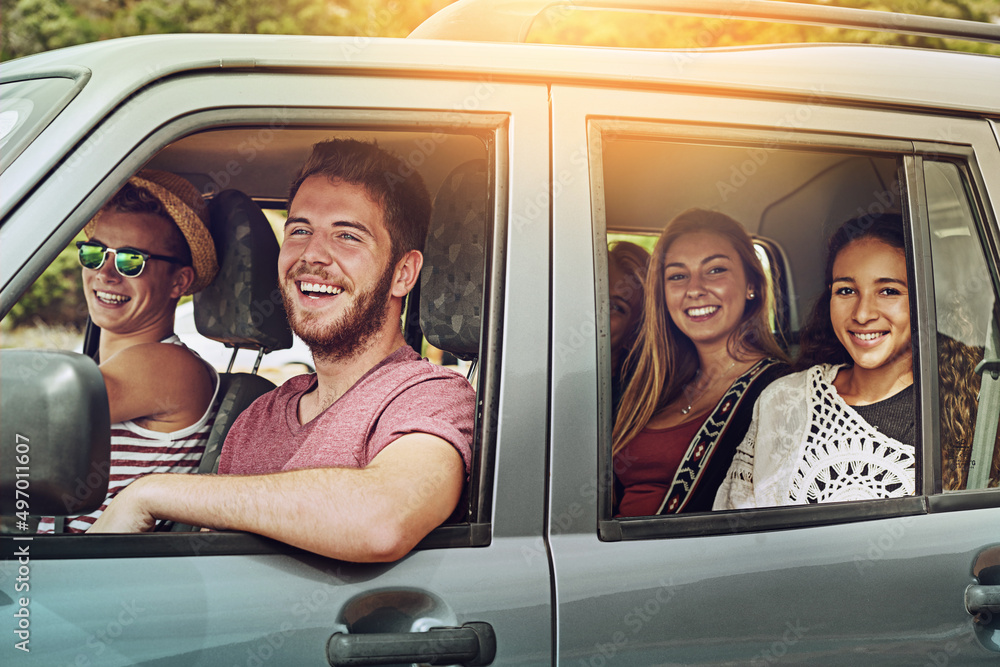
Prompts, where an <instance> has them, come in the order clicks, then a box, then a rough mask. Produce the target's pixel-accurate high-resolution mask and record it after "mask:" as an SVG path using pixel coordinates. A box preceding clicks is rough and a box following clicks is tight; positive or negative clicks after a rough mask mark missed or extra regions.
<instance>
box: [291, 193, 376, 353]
mask: <svg viewBox="0 0 1000 667" xmlns="http://www.w3.org/2000/svg"><path fill="white" fill-rule="evenodd" d="M394 272H395V267H394V266H393V265H392V262H391V249H390V239H389V233H388V231H387V230H386V227H385V223H384V218H383V214H382V210H381V209H380V208H379V206H378V205H377V204H376V203H375V202H374V201H372V200H371V199H370V198H369V197H368V194H367V192H366V191H365V189H364V188H363V187H362V186H360V185H356V184H353V183H345V182H343V181H339V180H338V181H330V180H329V179H328V178H326V177H325V176H310V177H309V178H307V179H306V180H305V181H303V183H302V185H301V186H300V187H299V189H298V191H297V192H296V194H295V199H294V200H292V203H291V206H290V207H289V211H288V220H287V222H286V223H285V240H284V243H283V244H282V246H281V253H280V254H279V256H278V276H279V280H280V282H281V292H282V297H283V299H284V302H285V309H286V311H287V312H288V318H289V322H290V323H291V326H292V330H293V331H295V333H296V334H298V335H299V337H301V338H302V340H304V341H305V342H306V343H308V344H309V346H310V348H311V349H312V350H313V353H314V354H315V355H317V356H325V357H332V358H347V357H351V356H353V355H355V354H357V353H359V352H361V351H363V350H364V349H366V348H367V344H368V342H369V341H370V340H371V338H372V337H373V336H374V335H375V334H376V333H378V332H379V331H381V330H382V328H383V327H384V326H385V323H386V318H387V316H388V306H389V297H390V294H392V293H393V287H392V278H393V275H394Z"/></svg>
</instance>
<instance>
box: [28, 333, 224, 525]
mask: <svg viewBox="0 0 1000 667" xmlns="http://www.w3.org/2000/svg"><path fill="white" fill-rule="evenodd" d="M160 342H161V343H173V344H174V345H182V346H183V345H184V343H182V342H181V340H180V338H178V337H177V335H176V334H175V335H172V336H170V337H169V338H165V339H163V340H162V341H160ZM192 354H195V355H196V353H195V352H193V351H192ZM196 356H197V355H196ZM206 365H207V366H208V367H209V368H211V365H210V364H208V362H206ZM212 378H213V382H214V384H215V389H214V392H213V395H212V400H211V402H210V403H209V406H208V409H207V410H205V414H203V415H202V416H201V419H199V420H198V421H196V422H195V423H194V424H191V425H190V426H188V427H186V428H182V429H180V430H177V431H172V432H170V433H162V432H160V431H151V430H149V429H147V428H143V427H141V426H139V425H138V424H136V423H135V422H134V421H126V422H118V423H116V424H112V425H111V470H110V474H109V475H108V495H107V497H106V498H105V499H104V502H103V503H102V504H101V506H100V508H98V509H97V510H95V511H93V512H91V513H90V514H86V515H83V516H75V517H71V516H68V517H66V532H67V533H82V532H85V531H86V530H87V529H88V528H90V527H91V526H92V525H94V521H96V520H97V517H99V516H100V515H101V512H103V511H104V509H105V508H106V507H107V506H108V503H110V502H111V500H112V499H113V498H114V497H115V496H116V495H118V492H119V491H121V490H122V489H124V488H125V487H126V486H128V485H129V484H131V483H132V482H134V481H135V480H137V479H139V478H140V477H142V476H144V475H148V474H151V473H160V472H196V471H197V470H198V464H199V463H200V462H201V455H202V453H203V452H204V451H205V443H207V442H208V436H209V434H210V433H211V432H212V426H213V424H214V423H215V413H216V411H217V410H218V405H217V403H216V399H217V398H218V392H219V375H218V373H217V372H216V371H215V369H214V368H212ZM163 523H164V522H161V521H157V522H156V525H157V530H161V529H162V525H161V524H163ZM54 531H55V520H54V519H53V517H44V518H42V520H41V522H40V523H39V525H38V532H39V533H52V532H54Z"/></svg>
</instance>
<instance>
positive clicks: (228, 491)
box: [92, 140, 476, 561]
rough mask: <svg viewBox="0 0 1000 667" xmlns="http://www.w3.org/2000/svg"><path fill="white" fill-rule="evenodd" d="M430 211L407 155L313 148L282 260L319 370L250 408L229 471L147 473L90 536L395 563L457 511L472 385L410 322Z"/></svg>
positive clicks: (360, 146) (345, 143) (292, 308)
mask: <svg viewBox="0 0 1000 667" xmlns="http://www.w3.org/2000/svg"><path fill="white" fill-rule="evenodd" d="M430 209H431V205H430V197H429V196H428V194H427V190H426V188H425V187H424V185H423V181H422V179H421V178H420V176H419V174H417V173H416V172H415V171H414V170H413V169H412V168H410V167H409V166H408V165H406V164H405V163H404V162H402V161H401V160H400V159H399V158H397V157H395V156H393V155H390V154H389V153H387V152H385V151H383V150H381V149H380V148H378V146H376V145H374V144H368V143H363V142H357V141H349V140H333V141H329V142H323V143H320V144H317V145H316V146H315V147H314V151H313V154H312V156H311V157H310V158H309V160H308V161H307V162H306V164H305V165H304V166H303V167H302V169H301V171H300V173H299V176H298V177H297V178H296V180H295V181H294V183H293V184H292V187H291V192H290V195H289V215H288V220H287V222H286V224H285V241H284V243H283V245H282V248H281V253H280V256H279V260H278V275H279V280H280V282H281V291H282V295H283V298H284V302H285V308H286V310H287V312H288V315H289V321H290V322H291V325H292V328H293V330H294V331H295V332H296V333H297V334H298V335H299V336H300V337H301V338H302V339H303V340H305V341H306V342H307V343H308V344H309V346H310V348H311V350H312V352H313V358H314V361H315V366H316V373H315V374H314V375H300V376H298V377H295V378H292V379H291V380H289V381H288V382H286V383H285V384H283V385H282V386H281V387H279V388H278V389H276V390H274V391H272V392H270V393H268V394H265V395H264V396H262V397H261V398H260V399H258V400H257V401H256V402H255V403H253V404H252V405H251V406H250V407H249V408H248V409H247V410H246V411H245V412H244V413H243V414H242V415H241V416H240V418H239V419H238V420H237V421H236V423H235V424H234V425H233V428H232V429H231V431H230V433H229V435H228V437H227V438H226V443H225V445H224V447H223V450H222V454H221V457H220V463H219V473H220V474H219V475H192V476H187V475H153V476H149V477H146V478H144V479H143V480H141V481H140V482H139V483H137V484H134V485H133V486H132V487H130V488H129V489H127V491H126V492H125V493H122V494H121V495H120V496H119V497H118V499H117V500H116V501H115V502H114V503H112V505H111V506H110V507H109V508H108V511H107V512H105V514H104V516H102V518H101V519H100V520H99V521H98V522H97V523H96V524H95V525H94V527H93V529H92V531H93V532H136V531H144V530H149V529H150V528H151V527H152V525H153V522H154V521H155V520H156V519H171V520H174V521H182V522H184V523H189V524H193V525H198V526H205V527H209V528H215V529H225V530H246V531H250V532H255V533H259V534H261V535H265V536H268V537H272V538H274V539H278V540H281V541H284V542H287V543H289V544H292V545H295V546H298V547H301V548H304V549H308V550H310V551H314V552H316V553H319V554H323V555H326V556H330V557H334V558H340V559H344V560H352V561H392V560H396V559H398V558H401V557H402V556H403V555H405V554H406V553H408V552H409V551H410V549H412V548H413V547H414V546H415V545H416V544H417V543H418V542H419V541H420V540H421V539H423V537H424V536H426V535H427V533H429V532H430V531H431V530H433V529H434V528H435V527H436V526H438V525H439V524H441V523H442V522H443V521H445V520H446V519H447V518H448V517H449V516H451V515H453V513H456V506H457V505H458V501H459V498H460V497H461V495H462V489H463V485H464V483H465V479H466V477H467V474H468V471H469V465H470V458H471V443H472V432H473V423H474V409H475V401H476V397H475V392H474V391H473V389H472V387H471V386H470V385H469V383H468V382H467V381H466V380H465V378H464V377H462V376H461V375H459V374H457V373H454V372H453V371H450V370H447V369H444V368H440V367H438V366H434V365H433V364H431V363H429V362H428V361H426V360H424V359H421V358H420V357H419V355H417V354H416V353H415V352H414V351H413V350H412V349H410V347H409V346H408V345H407V344H406V341H405V340H404V338H403V335H402V331H401V327H400V316H401V312H402V307H403V300H404V298H405V297H406V295H407V294H408V293H409V291H410V290H411V289H412V288H413V286H414V285H415V283H416V281H417V279H418V277H419V274H420V269H421V266H422V264H423V255H422V248H423V244H424V238H425V237H426V234H427V227H428V223H429V218H430ZM457 514H458V515H459V516H463V515H464V512H462V511H461V509H459V510H458V512H457Z"/></svg>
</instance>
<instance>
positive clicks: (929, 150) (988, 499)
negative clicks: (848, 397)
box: [909, 142, 1000, 513]
mask: <svg viewBox="0 0 1000 667" xmlns="http://www.w3.org/2000/svg"><path fill="white" fill-rule="evenodd" d="M925 161H930V162H946V163H950V164H953V165H955V166H956V167H957V168H958V172H959V176H960V177H961V178H962V182H963V185H964V186H965V193H966V197H967V201H968V204H969V207H970V209H971V211H972V214H973V216H974V217H975V220H973V221H972V227H973V230H974V232H975V233H976V240H977V241H978V243H979V248H980V250H981V251H982V253H983V259H984V261H985V262H986V267H987V270H988V271H989V273H990V282H991V283H992V286H993V293H994V298H995V301H994V308H995V310H996V311H997V312H994V318H995V322H996V323H997V324H1000V238H998V237H1000V230H998V226H997V217H996V215H995V214H994V211H993V209H992V208H991V207H990V206H989V200H988V199H987V194H986V193H987V188H986V183H985V180H984V178H983V173H982V170H981V167H980V165H979V161H978V160H977V156H976V151H975V149H974V148H973V147H972V146H963V145H950V144H938V143H933V144H932V143H928V142H914V155H913V156H912V171H911V172H910V174H909V176H910V177H911V186H912V188H913V190H914V193H915V199H916V201H915V205H914V210H915V213H916V216H917V218H918V222H919V224H920V227H921V230H922V233H923V236H924V238H925V239H926V243H925V247H924V248H923V251H924V255H923V257H924V258H925V261H924V264H925V267H924V271H925V272H926V275H925V278H924V280H925V287H924V295H925V298H924V299H923V301H925V304H924V307H925V309H926V310H927V314H928V319H927V320H925V322H926V327H927V332H928V333H929V334H930V335H933V336H934V339H933V340H935V341H936V337H937V305H936V303H937V299H936V295H935V293H934V279H933V274H932V266H931V257H932V254H931V246H930V217H929V215H928V210H929V202H928V200H927V190H926V187H925V180H924V179H925V170H924V162H925ZM923 338H926V336H922V339H923ZM926 342H927V343H928V349H927V350H924V349H921V359H922V360H924V363H922V364H921V365H922V366H925V367H926V368H927V369H928V370H929V371H930V372H927V373H924V374H923V376H924V378H925V383H926V387H925V391H926V392H927V395H928V396H929V400H928V401H924V402H923V404H922V408H923V409H924V410H925V415H926V416H927V418H928V419H929V424H930V427H929V429H928V430H930V431H931V432H932V437H931V438H928V437H925V438H924V446H925V451H924V457H925V460H926V459H929V461H930V463H931V465H932V466H933V473H934V474H933V476H932V477H931V478H930V479H928V480H926V481H925V485H924V486H925V496H926V497H927V511H928V513H938V512H955V511H963V510H975V509H984V508H991V507H997V506H1000V489H998V488H986V489H963V490H956V491H947V492H946V491H944V490H943V489H942V488H941V487H942V481H941V455H940V448H939V446H938V445H937V443H940V441H941V433H940V416H939V415H938V414H937V410H938V408H939V405H940V393H939V392H940V390H939V385H938V372H937V367H938V360H937V346H936V342H935V343H934V344H931V341H926ZM921 347H922V348H923V344H922V346H921ZM928 487H929V488H930V490H926V489H928Z"/></svg>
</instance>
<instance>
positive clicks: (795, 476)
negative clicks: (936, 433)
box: [714, 364, 916, 510]
mask: <svg viewBox="0 0 1000 667" xmlns="http://www.w3.org/2000/svg"><path fill="white" fill-rule="evenodd" d="M840 368H841V367H840V366H832V365H829V364H820V365H818V366H813V367H812V368H809V369H806V370H804V371H802V372H800V373H794V374H792V375H788V376H786V377H784V378H782V379H780V380H778V381H776V382H774V383H773V384H772V385H771V386H770V387H768V388H767V389H766V390H765V391H764V392H763V393H762V394H761V396H760V400H758V401H757V405H756V406H755V407H754V411H753V423H752V424H751V425H750V428H749V430H748V431H747V434H746V437H745V438H744V439H743V442H742V443H741V444H740V446H739V447H737V449H736V455H735V457H734V458H733V463H732V465H731V466H730V468H729V472H728V474H727V475H726V478H725V481H724V482H723V484H722V486H721V487H720V488H719V491H718V494H717V495H716V499H715V505H714V508H715V509H717V510H718V509H738V508H749V507H772V506H777V505H803V504H806V503H817V502H837V501H846V500H865V499H871V498H898V497H902V496H907V495H912V494H913V492H914V487H915V473H916V459H915V451H914V447H913V446H912V445H908V444H904V443H901V442H899V441H897V440H893V439H892V438H890V437H888V436H886V435H883V434H882V433H880V432H879V431H878V430H876V429H875V427H873V426H872V425H871V424H869V423H868V422H866V421H865V420H864V419H862V417H861V416H860V415H859V414H858V413H857V412H856V411H855V410H854V409H853V408H852V407H851V406H849V405H847V403H845V402H844V399H843V398H841V397H840V394H838V393H837V389H836V388H835V387H834V386H833V380H834V378H836V377H837V372H838V371H839V370H840Z"/></svg>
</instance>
